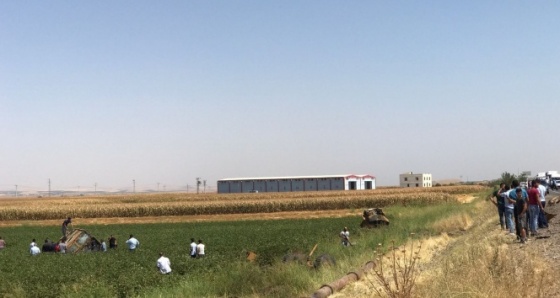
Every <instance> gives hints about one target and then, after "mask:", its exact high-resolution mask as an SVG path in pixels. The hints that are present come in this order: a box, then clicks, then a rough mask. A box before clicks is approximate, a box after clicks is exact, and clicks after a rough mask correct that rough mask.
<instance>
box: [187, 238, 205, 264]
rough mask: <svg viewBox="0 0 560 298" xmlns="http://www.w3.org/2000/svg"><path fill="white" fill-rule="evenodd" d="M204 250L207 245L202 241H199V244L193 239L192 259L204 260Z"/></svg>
mask: <svg viewBox="0 0 560 298" xmlns="http://www.w3.org/2000/svg"><path fill="white" fill-rule="evenodd" d="M204 248H205V245H204V243H202V240H200V239H199V240H198V244H197V243H196V241H194V238H191V253H190V254H191V258H193V259H194V258H204Z"/></svg>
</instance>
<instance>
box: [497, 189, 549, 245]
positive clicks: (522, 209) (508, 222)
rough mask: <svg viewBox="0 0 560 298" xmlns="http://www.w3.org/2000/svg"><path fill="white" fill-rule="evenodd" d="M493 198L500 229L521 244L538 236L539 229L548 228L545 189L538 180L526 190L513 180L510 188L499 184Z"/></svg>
mask: <svg viewBox="0 0 560 298" xmlns="http://www.w3.org/2000/svg"><path fill="white" fill-rule="evenodd" d="M493 196H494V197H495V198H496V206H497V207H498V215H499V218H500V225H501V228H502V229H503V230H506V231H507V233H508V234H510V235H513V236H517V239H518V240H519V241H520V242H521V243H525V242H526V241H527V239H528V237H529V236H534V237H536V236H538V235H539V232H538V230H539V229H542V228H548V222H547V219H546V216H545V214H544V208H545V206H546V187H544V186H543V185H541V184H540V182H539V181H538V180H533V181H531V183H530V185H529V188H528V189H525V188H523V187H521V186H520V184H519V181H517V180H513V182H512V184H511V186H510V185H506V184H505V183H501V184H500V188H499V189H498V190H496V191H495V192H494V194H493Z"/></svg>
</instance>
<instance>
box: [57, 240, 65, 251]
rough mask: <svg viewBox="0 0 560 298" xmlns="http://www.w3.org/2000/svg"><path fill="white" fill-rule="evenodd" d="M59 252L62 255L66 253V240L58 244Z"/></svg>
mask: <svg viewBox="0 0 560 298" xmlns="http://www.w3.org/2000/svg"><path fill="white" fill-rule="evenodd" d="M58 250H59V251H60V253H61V254H65V253H66V240H64V239H62V241H60V243H59V244H58Z"/></svg>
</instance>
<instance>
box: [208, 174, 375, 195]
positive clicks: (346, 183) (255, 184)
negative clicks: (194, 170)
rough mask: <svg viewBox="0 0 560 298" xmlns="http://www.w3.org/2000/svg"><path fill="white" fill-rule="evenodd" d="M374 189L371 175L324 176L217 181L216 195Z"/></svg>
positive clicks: (373, 179) (373, 180)
mask: <svg viewBox="0 0 560 298" xmlns="http://www.w3.org/2000/svg"><path fill="white" fill-rule="evenodd" d="M361 189H375V177H374V176H371V175H351V174H348V175H325V176H292V177H260V178H228V179H221V180H218V193H241V192H290V191H322V190H361Z"/></svg>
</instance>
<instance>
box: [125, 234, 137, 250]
mask: <svg viewBox="0 0 560 298" xmlns="http://www.w3.org/2000/svg"><path fill="white" fill-rule="evenodd" d="M126 245H128V250H129V251H135V250H136V248H138V247H139V246H140V241H138V239H136V238H134V236H133V235H132V234H130V238H128V240H126Z"/></svg>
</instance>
